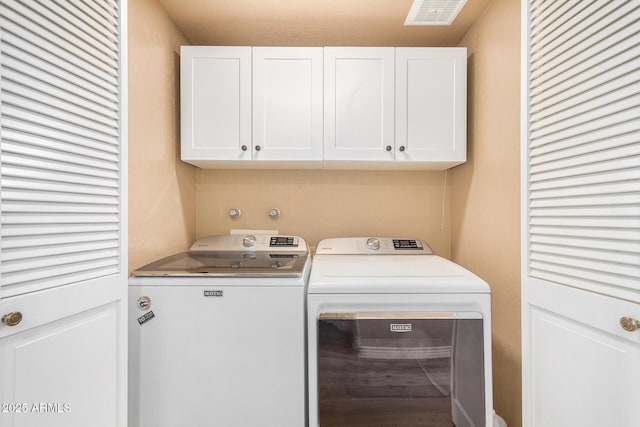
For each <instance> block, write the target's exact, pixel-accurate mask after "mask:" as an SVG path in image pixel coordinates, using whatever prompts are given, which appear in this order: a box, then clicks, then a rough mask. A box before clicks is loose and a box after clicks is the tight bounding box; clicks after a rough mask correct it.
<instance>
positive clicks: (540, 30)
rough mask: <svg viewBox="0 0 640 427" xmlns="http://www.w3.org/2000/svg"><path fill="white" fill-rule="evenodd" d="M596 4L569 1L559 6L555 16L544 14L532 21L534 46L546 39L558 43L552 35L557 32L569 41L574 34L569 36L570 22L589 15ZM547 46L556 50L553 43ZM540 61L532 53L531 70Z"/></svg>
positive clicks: (592, 2)
mask: <svg viewBox="0 0 640 427" xmlns="http://www.w3.org/2000/svg"><path fill="white" fill-rule="evenodd" d="M556 3H557V2H556ZM594 3H595V2H594V0H589V1H587V0H582V1H579V2H575V1H568V2H565V3H564V4H558V7H557V8H556V9H554V10H553V14H544V15H540V16H539V17H537V18H534V19H532V21H531V22H532V24H533V25H534V26H535V27H536V32H535V35H534V37H532V42H533V44H538V43H540V40H543V39H545V38H547V39H550V40H553V41H556V38H555V37H552V35H553V34H554V33H557V32H560V33H563V34H564V35H565V36H566V39H569V38H570V37H569V36H570V35H573V34H567V31H568V30H569V29H568V28H566V27H567V22H569V21H568V20H575V19H576V17H579V16H580V15H584V14H587V15H588V14H589V13H590V12H589V11H590V9H591V8H592V7H593V6H594ZM596 6H597V5H596ZM559 18H564V19H559ZM547 46H548V48H549V50H550V51H553V50H555V46H554V43H553V42H550V43H547ZM540 59H541V57H540V56H537V55H535V54H534V53H533V52H532V55H531V69H533V68H534V67H535V64H536V61H539V60H540Z"/></svg>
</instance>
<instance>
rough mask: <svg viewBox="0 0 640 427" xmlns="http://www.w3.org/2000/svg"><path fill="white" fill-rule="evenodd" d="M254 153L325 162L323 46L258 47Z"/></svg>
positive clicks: (273, 158) (271, 157)
mask: <svg viewBox="0 0 640 427" xmlns="http://www.w3.org/2000/svg"><path fill="white" fill-rule="evenodd" d="M252 156H253V159H254V160H259V161H263V160H270V161H281V162H288V161H293V162H295V161H316V162H317V163H318V166H320V165H321V161H322V48H321V47H311V48H309V47H306V48H296V47H254V48H253V153H252ZM283 166H284V165H283ZM308 166H311V165H308Z"/></svg>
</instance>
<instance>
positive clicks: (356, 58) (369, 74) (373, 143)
mask: <svg viewBox="0 0 640 427" xmlns="http://www.w3.org/2000/svg"><path fill="white" fill-rule="evenodd" d="M393 64H394V48H357V47H351V48H348V47H344V48H341V47H326V48H325V49H324V78H325V81H324V159H325V160H326V161H332V160H341V161H362V160H381V161H385V160H386V161H391V160H393V157H394V155H393V148H394V143H393V139H394V135H393V125H394V124H393V114H394V113H393V110H394V87H393V82H394V65H393Z"/></svg>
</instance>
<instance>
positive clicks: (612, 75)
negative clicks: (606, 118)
mask: <svg viewBox="0 0 640 427" xmlns="http://www.w3.org/2000/svg"><path fill="white" fill-rule="evenodd" d="M639 82H640V71H638V69H637V66H635V65H634V64H633V62H630V63H628V64H625V66H624V67H617V68H614V69H612V70H609V71H608V72H606V73H604V74H603V75H601V76H598V79H595V80H589V81H587V82H586V83H584V84H581V85H578V86H577V87H572V88H569V89H567V90H564V91H562V92H560V93H558V94H556V95H555V96H551V97H548V98H545V99H542V97H541V96H540V97H537V98H536V99H535V102H536V105H535V108H532V109H531V110H530V114H531V122H532V125H537V122H538V121H540V120H543V119H545V118H546V117H549V116H551V115H553V114H557V113H558V112H562V111H566V110H568V109H570V108H572V107H574V106H576V105H580V104H582V103H584V102H587V101H589V100H591V99H595V98H598V97H601V96H603V95H605V94H607V93H610V92H613V91H617V90H625V89H629V90H630V91H637V90H638V89H636V88H637V85H638V83H639ZM540 111H543V112H544V114H545V115H544V116H543V115H542V114H541V113H540Z"/></svg>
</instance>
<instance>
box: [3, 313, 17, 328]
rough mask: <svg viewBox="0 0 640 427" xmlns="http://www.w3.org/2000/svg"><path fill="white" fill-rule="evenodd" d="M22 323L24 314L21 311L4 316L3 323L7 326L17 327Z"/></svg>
mask: <svg viewBox="0 0 640 427" xmlns="http://www.w3.org/2000/svg"><path fill="white" fill-rule="evenodd" d="M20 322H22V313H20V312H19V311H14V312H12V313H9V314H5V315H4V316H2V323H4V324H5V325H7V326H16V325H17V324H18V323H20Z"/></svg>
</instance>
